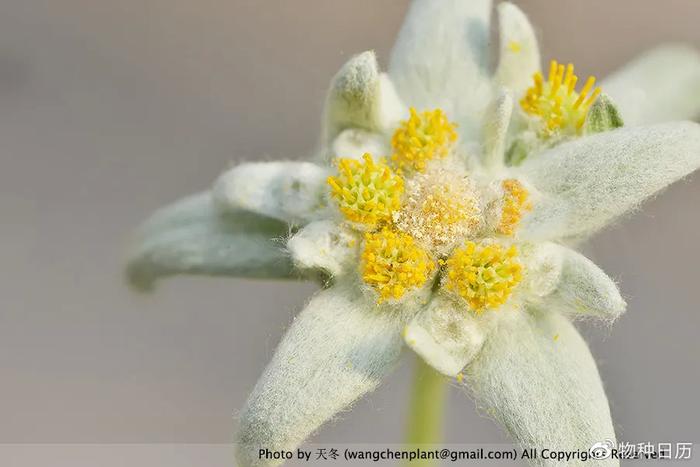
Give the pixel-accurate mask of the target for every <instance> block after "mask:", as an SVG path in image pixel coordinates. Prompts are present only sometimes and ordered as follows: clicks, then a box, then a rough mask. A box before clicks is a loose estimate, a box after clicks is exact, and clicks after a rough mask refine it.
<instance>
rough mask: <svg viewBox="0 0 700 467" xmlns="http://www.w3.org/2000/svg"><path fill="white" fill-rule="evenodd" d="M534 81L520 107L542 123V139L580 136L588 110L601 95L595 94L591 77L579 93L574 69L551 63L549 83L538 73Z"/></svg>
mask: <svg viewBox="0 0 700 467" xmlns="http://www.w3.org/2000/svg"><path fill="white" fill-rule="evenodd" d="M533 79H534V81H535V84H534V85H533V86H532V87H531V88H530V89H528V90H527V93H526V94H525V97H524V98H523V99H522V100H521V101H520V105H521V106H522V108H523V110H524V111H525V112H526V113H528V114H530V115H533V116H536V117H539V118H540V119H541V120H542V123H543V128H542V135H543V136H544V137H549V136H552V135H554V134H556V133H565V134H569V135H577V134H580V133H581V129H582V128H583V124H584V123H585V121H586V115H587V114H588V110H589V109H590V108H591V105H593V103H594V102H595V100H596V99H597V98H598V95H599V94H600V88H596V89H595V90H593V85H594V84H595V78H594V77H593V76H590V77H589V78H588V79H587V80H586V84H585V85H584V86H583V89H581V91H580V92H576V90H575V89H576V82H577V81H578V77H577V76H576V75H575V74H574V66H573V65H572V64H569V65H567V66H566V67H565V66H564V65H563V64H559V63H557V61H556V60H552V62H551V64H550V67H549V77H548V79H547V81H546V82H545V81H544V78H543V76H542V73H540V72H537V73H535V75H534V76H533ZM591 90H593V92H592V93H591ZM589 93H591V94H590V95H589Z"/></svg>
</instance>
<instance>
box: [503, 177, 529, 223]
mask: <svg viewBox="0 0 700 467" xmlns="http://www.w3.org/2000/svg"><path fill="white" fill-rule="evenodd" d="M501 186H502V188H503V208H502V209H501V220H500V222H499V224H498V227H497V228H496V230H497V231H498V233H500V234H502V235H508V236H511V235H513V234H514V233H515V228H516V227H517V226H518V224H519V223H520V220H521V219H522V217H523V214H525V212H526V211H529V210H530V209H532V205H531V204H530V203H529V202H528V198H529V197H530V193H528V191H527V190H526V189H525V187H524V186H523V184H522V183H520V182H519V181H518V180H515V179H512V178H510V179H508V180H504V181H503V182H502V183H501Z"/></svg>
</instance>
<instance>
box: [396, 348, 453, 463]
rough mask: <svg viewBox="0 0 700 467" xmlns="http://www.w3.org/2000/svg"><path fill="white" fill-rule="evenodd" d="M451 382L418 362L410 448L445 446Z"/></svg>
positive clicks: (409, 437) (421, 360)
mask: <svg viewBox="0 0 700 467" xmlns="http://www.w3.org/2000/svg"><path fill="white" fill-rule="evenodd" d="M446 381H447V378H445V377H444V376H443V375H441V374H440V373H438V372H437V371H435V370H434V369H433V368H432V367H431V366H429V365H428V364H426V363H425V362H424V361H423V359H421V358H420V357H419V358H417V359H416V367H415V376H414V379H413V393H412V395H411V405H410V408H409V415H408V431H407V436H406V444H408V445H409V446H411V447H420V446H423V447H428V446H426V445H437V444H440V443H441V442H442V420H443V414H444V407H445V399H446V396H447V390H446V389H447V385H446V384H445V383H446ZM432 464H433V462H431V461H423V462H419V463H415V462H412V463H411V466H413V467H415V466H417V465H418V466H428V465H432Z"/></svg>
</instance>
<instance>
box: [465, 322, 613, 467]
mask: <svg viewBox="0 0 700 467" xmlns="http://www.w3.org/2000/svg"><path fill="white" fill-rule="evenodd" d="M465 373H466V374H465V378H464V384H466V385H467V387H468V388H469V392H470V393H471V394H472V395H473V396H474V397H475V399H476V402H477V404H478V406H479V407H480V408H481V409H482V410H483V412H484V414H486V415H488V416H491V417H493V418H495V419H496V420H497V421H498V422H499V423H501V424H502V425H503V426H504V427H505V428H506V430H507V431H508V433H509V434H510V435H511V436H512V437H513V438H514V439H515V440H516V441H517V442H519V443H520V444H521V445H523V446H525V447H533V448H538V449H543V448H547V449H550V450H564V451H579V450H581V451H586V452H587V451H588V450H589V449H590V447H591V446H592V445H593V444H594V443H597V442H600V441H605V440H607V439H610V440H612V441H613V442H614V440H615V431H614V429H613V426H612V421H611V419H610V410H609V408H608V401H607V398H606V396H605V392H604V391H603V385H602V383H601V380H600V376H599V374H598V370H597V368H596V365H595V363H594V361H593V357H592V356H591V354H590V351H589V350H588V346H587V345H586V343H585V342H584V340H583V339H582V338H581V336H580V335H579V333H578V332H577V331H576V329H575V328H574V327H573V326H572V325H571V323H569V321H568V320H567V319H566V318H564V317H563V316H561V315H560V314H559V313H557V311H556V310H553V309H550V310H542V312H538V311H536V310H531V312H522V313H518V314H515V315H514V317H513V319H508V320H501V321H499V322H498V324H497V326H496V328H495V329H493V330H492V331H491V333H490V334H489V338H488V339H487V340H486V342H485V343H484V346H483V348H482V349H481V352H480V353H479V354H478V356H477V357H476V358H475V359H474V360H473V361H472V363H470V364H469V365H468V366H467V367H466V369H465ZM531 462H532V463H533V464H534V465H539V466H560V465H564V464H562V463H561V462H559V461H556V460H547V459H543V458H541V457H540V458H538V459H534V460H532V461H531ZM566 465H567V466H594V467H601V466H606V467H608V466H609V467H612V466H617V465H619V462H618V461H617V460H611V459H608V460H593V459H591V460H588V461H587V462H581V461H577V460H573V461H571V462H567V463H566Z"/></svg>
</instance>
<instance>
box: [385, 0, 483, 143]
mask: <svg viewBox="0 0 700 467" xmlns="http://www.w3.org/2000/svg"><path fill="white" fill-rule="evenodd" d="M490 15H491V1H490V0H469V1H465V0H440V1H435V0H414V1H413V2H412V4H411V7H410V10H409V12H408V14H407V16H406V19H405V21H404V24H403V27H402V28H401V32H400V33H399V37H398V39H397V41H396V45H395V46H394V50H393V52H392V55H391V61H390V64H389V75H390V76H391V78H392V80H393V81H394V84H395V85H396V89H397V90H398V92H399V95H400V96H401V98H402V99H403V101H404V102H405V103H406V104H407V105H410V106H414V107H416V108H418V109H432V108H435V107H440V108H442V109H443V110H444V111H445V112H447V114H448V115H449V116H451V117H453V118H456V119H457V120H458V123H459V124H460V126H459V127H458V131H459V132H460V134H462V136H463V137H467V139H469V138H473V137H474V136H475V134H474V132H478V131H479V130H480V125H479V123H478V122H479V121H480V115H481V111H482V110H483V109H484V107H485V106H486V105H487V104H488V102H489V100H490V94H491V83H490V79H489V76H488V75H489V71H488V66H487V65H488V63H487V62H488V48H487V44H488V39H489V23H490Z"/></svg>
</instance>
